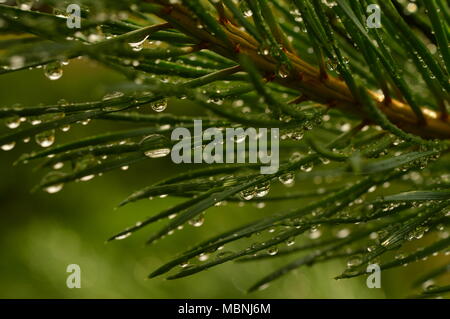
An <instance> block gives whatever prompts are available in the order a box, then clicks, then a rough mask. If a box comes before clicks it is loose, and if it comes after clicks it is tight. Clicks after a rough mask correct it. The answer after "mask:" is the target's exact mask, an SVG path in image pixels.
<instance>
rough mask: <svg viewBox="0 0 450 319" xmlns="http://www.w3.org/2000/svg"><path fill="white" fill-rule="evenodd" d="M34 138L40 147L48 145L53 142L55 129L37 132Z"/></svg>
mask: <svg viewBox="0 0 450 319" xmlns="http://www.w3.org/2000/svg"><path fill="white" fill-rule="evenodd" d="M35 140H36V143H37V144H38V145H40V146H41V147H50V146H52V145H53V143H54V142H55V130H49V131H46V132H42V133H39V134H37V135H36V136H35Z"/></svg>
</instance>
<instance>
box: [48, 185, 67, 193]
mask: <svg viewBox="0 0 450 319" xmlns="http://www.w3.org/2000/svg"><path fill="white" fill-rule="evenodd" d="M63 187H64V184H56V185H51V186H49V187H46V188H45V191H46V192H47V193H49V194H55V193H58V192H59V191H61V190H62V189H63Z"/></svg>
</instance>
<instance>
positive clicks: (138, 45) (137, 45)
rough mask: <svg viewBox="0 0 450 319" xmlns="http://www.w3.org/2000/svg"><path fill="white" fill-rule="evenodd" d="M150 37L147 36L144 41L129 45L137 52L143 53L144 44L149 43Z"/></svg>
mask: <svg viewBox="0 0 450 319" xmlns="http://www.w3.org/2000/svg"><path fill="white" fill-rule="evenodd" d="M148 37H149V36H148V35H147V36H146V37H145V38H144V39H143V40H142V41H139V42H134V43H128V45H129V46H130V47H131V49H132V50H133V51H135V52H139V51H142V49H143V48H144V43H145V41H147V39H148Z"/></svg>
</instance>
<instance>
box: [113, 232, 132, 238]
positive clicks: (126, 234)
mask: <svg viewBox="0 0 450 319" xmlns="http://www.w3.org/2000/svg"><path fill="white" fill-rule="evenodd" d="M130 236H131V232H128V233H125V234H123V235H120V236H117V237H115V238H114V239H115V240H122V239H125V238H128V237H130Z"/></svg>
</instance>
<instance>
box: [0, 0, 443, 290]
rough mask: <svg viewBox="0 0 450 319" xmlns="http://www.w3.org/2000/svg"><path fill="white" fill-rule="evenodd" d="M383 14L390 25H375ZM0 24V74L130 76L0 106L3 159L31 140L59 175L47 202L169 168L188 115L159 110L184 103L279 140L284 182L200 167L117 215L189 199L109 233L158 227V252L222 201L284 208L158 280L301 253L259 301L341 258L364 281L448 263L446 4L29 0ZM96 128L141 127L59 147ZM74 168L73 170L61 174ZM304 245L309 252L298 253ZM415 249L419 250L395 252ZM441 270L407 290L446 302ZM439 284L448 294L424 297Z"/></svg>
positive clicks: (9, 7)
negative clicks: (73, 188)
mask: <svg viewBox="0 0 450 319" xmlns="http://www.w3.org/2000/svg"><path fill="white" fill-rule="evenodd" d="M73 2H76V3H79V4H80V5H81V8H82V18H81V28H80V29H71V28H68V27H67V25H66V24H67V19H68V17H67V16H65V15H66V14H67V13H66V8H67V6H68V5H69V4H71V3H73ZM373 4H377V5H378V6H379V8H380V9H381V18H382V21H381V22H382V25H381V28H369V27H368V25H367V18H368V15H369V14H370V13H369V12H368V11H367V8H368V7H369V6H370V5H373ZM0 26H1V34H0V52H1V55H0V74H8V73H11V72H27V71H26V70H29V69H33V68H37V67H39V68H40V67H42V68H43V72H44V73H45V75H46V76H47V77H48V78H49V79H51V80H57V79H58V78H60V77H61V76H63V69H64V66H65V65H66V64H67V63H69V62H70V60H72V59H75V58H77V57H81V56H83V57H87V58H89V59H92V60H95V61H97V62H99V63H101V64H102V65H104V66H106V67H108V68H111V69H113V70H115V71H116V72H119V73H121V74H123V75H125V76H126V78H127V79H129V82H128V83H127V86H126V88H127V89H126V90H123V91H120V92H110V93H109V94H108V95H106V96H105V97H104V98H103V99H102V100H100V101H89V102H83V103H71V102H70V101H62V102H60V103H57V104H55V105H29V106H17V105H14V106H6V105H2V106H1V107H0V117H1V118H3V119H5V121H6V124H7V126H8V127H9V128H11V129H13V130H4V132H3V133H2V135H1V136H0V145H2V149H3V150H4V151H8V150H12V149H13V148H14V146H15V145H16V143H21V142H22V141H23V140H29V139H30V138H34V139H35V140H36V142H37V144H39V145H40V146H41V148H39V149H37V150H34V151H32V152H31V153H29V154H24V155H22V156H21V157H20V159H19V160H18V162H19V163H35V162H36V161H38V160H41V161H42V162H43V163H42V164H41V167H42V169H44V170H47V171H48V174H47V175H46V176H45V178H44V179H43V180H42V181H41V182H40V183H39V185H38V186H37V188H38V189H43V190H46V191H47V192H49V193H54V192H57V191H59V190H61V189H62V187H63V185H64V184H66V183H69V182H73V181H79V180H89V179H91V178H92V177H94V176H97V175H100V174H102V173H105V172H108V171H111V170H117V169H120V168H121V167H127V166H130V165H133V164H135V163H138V162H142V161H152V160H153V158H157V157H163V156H165V155H168V153H169V151H170V148H171V146H172V145H173V142H172V141H171V140H170V133H171V131H172V130H173V128H175V127H179V126H182V127H187V128H191V127H192V124H193V120H194V117H192V116H180V115H176V114H171V113H170V107H169V108H168V109H167V110H166V107H167V103H168V102H169V105H170V101H173V100H175V99H184V100H189V101H192V102H193V103H196V104H197V105H199V106H200V107H202V108H203V109H204V116H203V117H195V119H202V120H203V125H206V126H208V127H242V128H244V129H245V128H248V127H267V128H272V127H276V128H280V130H281V137H282V140H281V142H280V162H281V163H280V169H279V171H278V172H277V173H275V174H271V175H261V174H260V172H259V166H257V165H255V164H245V163H242V164H214V165H197V166H195V167H194V168H190V169H189V170H186V172H185V173H182V174H178V175H175V176H171V177H170V178H167V179H165V180H162V181H160V182H158V183H157V184H154V185H149V186H148V187H146V188H144V189H141V190H138V191H136V192H134V193H132V194H131V195H130V196H129V197H128V198H126V199H125V200H124V201H123V202H122V203H121V205H127V204H130V203H131V202H135V201H139V200H142V199H148V198H149V197H157V196H160V195H169V196H174V197H178V198H184V201H182V202H181V203H180V204H178V205H176V206H173V207H168V208H167V209H166V210H164V211H162V212H158V213H156V214H154V215H152V216H150V217H149V218H148V219H146V220H142V221H140V222H138V223H135V224H134V226H132V227H130V228H127V229H125V230H124V231H122V232H120V233H118V234H117V235H115V236H113V237H112V238H111V240H117V239H123V238H126V237H128V236H129V235H132V234H133V233H134V232H136V231H140V230H145V227H146V226H147V225H149V224H151V223H156V222H160V224H161V227H160V230H159V231H158V232H156V233H153V234H151V235H150V237H149V239H148V243H149V244H150V243H153V242H155V241H157V240H160V239H162V238H164V237H166V236H167V235H168V234H171V233H173V232H174V231H178V229H180V228H181V227H182V226H183V225H185V224H187V223H189V224H192V225H197V226H198V225H201V224H202V223H203V219H204V218H205V217H206V218H207V217H208V209H209V208H211V207H213V206H216V205H226V206H227V207H229V208H230V207H233V209H234V207H237V205H238V204H239V203H242V202H253V203H265V202H267V203H270V202H272V201H286V202H288V203H289V205H290V207H291V209H289V210H287V211H274V212H272V213H271V214H268V215H266V216H265V217H263V218H260V219H258V220H254V221H253V222H251V223H248V224H245V225H241V226H240V227H238V228H234V229H230V230H229V231H227V232H225V233H220V234H217V233H215V232H214V230H210V232H211V236H212V237H211V238H210V239H208V240H206V241H204V242H201V243H191V244H192V245H193V246H192V247H191V248H190V249H189V250H187V251H184V252H181V254H180V255H179V256H178V257H176V258H174V259H173V260H170V261H168V262H167V263H166V264H164V265H162V266H160V267H159V268H158V269H156V270H154V271H153V272H152V273H151V274H150V277H156V276H159V275H164V274H166V273H168V272H170V274H169V275H168V276H169V277H168V278H169V279H175V278H181V277H185V276H190V275H193V274H196V273H199V272H202V271H203V270H207V269H209V268H211V267H215V266H218V265H221V264H223V263H225V262H229V261H238V262H258V261H260V260H263V259H267V258H278V257H281V256H283V257H291V258H290V260H291V261H290V262H289V263H287V264H285V265H284V266H282V267H281V268H279V269H274V270H273V272H272V273H270V274H268V275H267V276H266V277H264V278H257V281H256V282H255V284H254V285H253V286H252V287H250V289H249V290H250V291H253V290H256V289H260V288H263V287H266V286H267V284H269V283H271V282H272V281H274V280H276V279H278V278H280V277H282V276H287V275H288V274H289V272H291V271H292V270H295V269H297V268H299V267H303V266H312V265H314V264H316V263H321V262H324V261H328V260H330V259H344V260H347V261H348V263H347V264H348V267H347V269H342V273H341V274H339V273H337V274H336V275H337V278H339V279H341V278H350V277H356V276H361V275H364V274H367V273H366V268H367V265H369V264H373V263H378V264H380V267H381V269H382V270H383V269H390V268H394V267H399V266H402V265H407V264H410V263H414V262H416V261H421V260H423V259H426V258H428V257H431V256H434V255H436V254H442V255H443V254H445V255H448V253H449V244H450V237H449V236H448V231H449V228H448V227H449V220H450V217H449V212H450V190H449V186H450V168H449V167H450V166H449V165H450V164H449V159H450V155H449V143H448V139H449V138H450V121H449V117H448V111H447V110H448V105H449V101H450V98H449V97H450V95H449V93H450V46H449V41H448V39H449V38H450V7H449V2H448V1H446V0H417V1H413V2H408V1H400V0H398V1H394V0H335V1H331V0H241V1H236V0H223V1H221V0H210V1H201V0H122V1H106V0H96V1H88V0H85V1H56V0H48V1H47V0H40V1H34V2H33V1H29V0H20V1H17V4H16V3H15V2H14V3H12V1H6V3H5V2H3V4H0ZM96 120H108V121H111V122H113V121H114V122H128V123H132V124H133V127H134V128H133V129H127V130H117V131H112V132H106V133H103V134H101V135H97V136H91V137H88V138H83V139H80V138H78V139H77V137H76V136H72V141H71V142H69V143H64V144H58V143H56V144H55V143H54V142H55V135H59V134H70V133H61V132H60V130H59V129H60V128H62V129H63V131H67V129H68V128H69V126H70V125H77V124H78V123H84V122H87V121H91V125H95V123H96ZM57 132H58V133H57ZM64 163H71V164H72V165H71V167H70V168H69V166H70V165H64V167H65V169H62V170H61V169H60V168H61V166H62V165H63V164H64ZM295 181H297V183H296V184H295V186H294V182H295ZM280 184H281V185H280ZM292 186H293V187H292ZM271 189H272V190H271ZM269 191H270V192H269ZM149 205H151V204H149ZM205 227H206V226H205ZM305 234H309V237H311V238H315V239H311V240H309V241H308V242H307V243H305V242H304V241H303V242H302V244H296V239H297V238H299V237H300V236H302V235H305ZM320 234H322V236H320V237H319V235H320ZM165 240H170V239H168V238H165ZM410 241H414V242H415V243H414V245H415V247H418V249H417V250H416V251H410V250H409V252H408V253H407V254H402V253H401V252H402V247H403V246H404V245H405V244H406V243H408V242H410ZM225 245H226V246H227V247H226V248H225V249H222V248H223V246H225ZM199 257H200V258H199ZM208 257H209V258H208ZM179 265H184V266H186V267H183V268H181V270H180V268H178V267H176V266H179ZM236 267H239V265H236ZM448 271H449V264H448V263H447V264H444V265H436V268H435V270H433V271H431V272H430V273H427V274H418V278H413V279H412V280H411V285H412V287H413V288H414V287H419V288H418V290H416V292H418V293H420V294H422V295H423V296H436V295H442V294H444V293H446V292H448V291H449V290H450V288H449V286H448V283H446V282H443V281H441V282H440V281H439V280H440V278H442V277H443V276H444V275H445V274H446V273H448ZM430 279H433V280H435V281H436V282H437V283H439V284H438V285H436V286H433V287H431V288H430V287H429V289H426V290H424V291H422V292H421V291H420V285H421V284H423V283H424V282H428V281H429V280H430Z"/></svg>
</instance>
